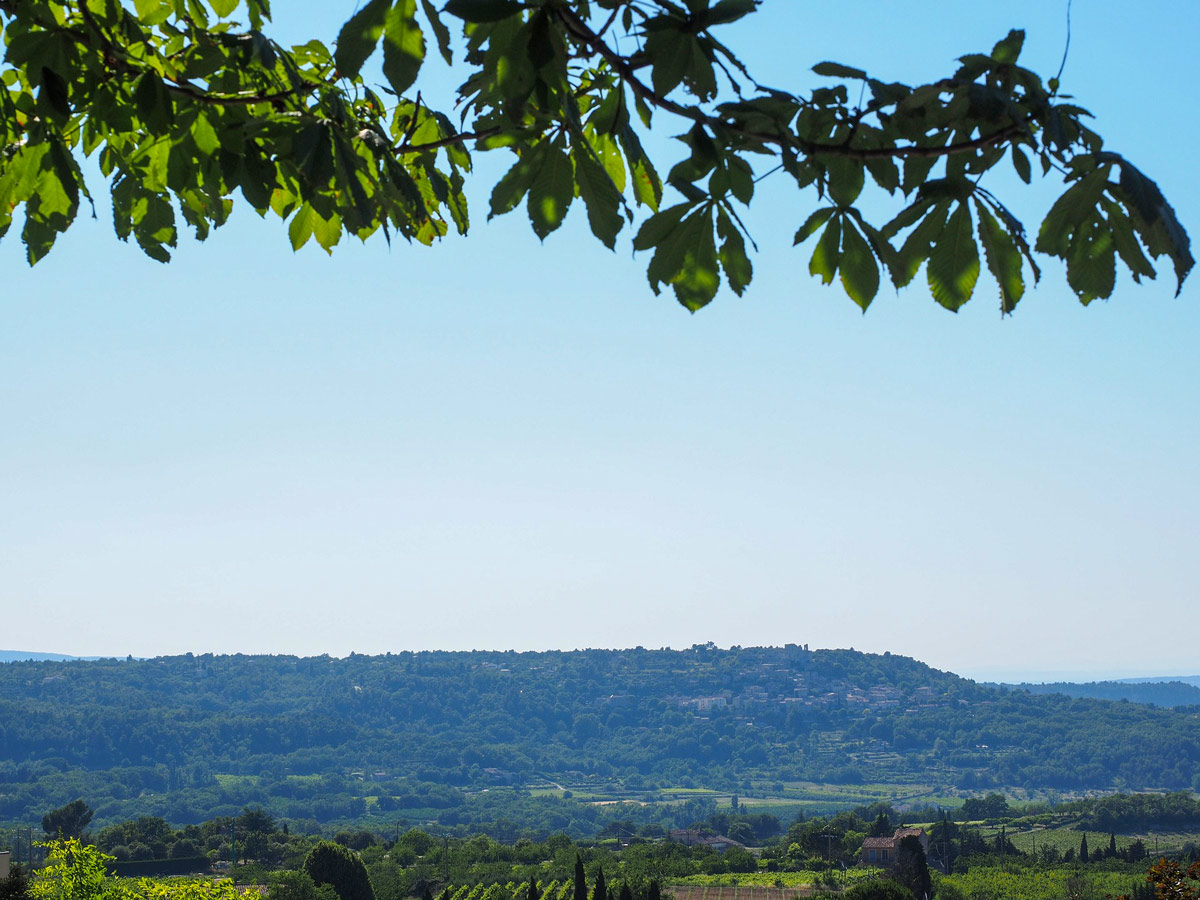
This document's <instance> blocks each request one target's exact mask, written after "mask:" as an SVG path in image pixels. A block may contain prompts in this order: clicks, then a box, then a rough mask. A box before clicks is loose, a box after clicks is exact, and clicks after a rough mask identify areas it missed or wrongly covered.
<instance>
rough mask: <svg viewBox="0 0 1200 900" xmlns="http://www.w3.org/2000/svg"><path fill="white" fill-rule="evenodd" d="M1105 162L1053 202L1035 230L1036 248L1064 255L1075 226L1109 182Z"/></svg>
mask: <svg viewBox="0 0 1200 900" xmlns="http://www.w3.org/2000/svg"><path fill="white" fill-rule="evenodd" d="M1109 168H1110V167H1108V166H1101V167H1100V168H1098V169H1095V170H1094V171H1092V172H1091V173H1089V174H1088V175H1085V176H1084V177H1083V178H1081V179H1079V180H1077V181H1076V182H1075V183H1074V184H1073V185H1072V186H1071V187H1070V188H1068V189H1067V191H1066V192H1065V193H1064V194H1063V195H1062V196H1061V197H1059V198H1058V200H1056V201H1055V202H1054V205H1053V206H1051V207H1050V211H1049V212H1048V213H1046V218H1045V219H1043V220H1042V227H1041V228H1040V229H1039V230H1038V239H1037V244H1036V245H1035V249H1036V250H1037V251H1038V252H1039V253H1048V254H1050V255H1051V256H1058V257H1062V258H1065V257H1066V254H1067V251H1068V248H1069V246H1070V243H1071V235H1072V234H1073V233H1074V232H1075V230H1076V229H1077V228H1078V227H1079V226H1080V225H1081V224H1082V223H1083V222H1085V221H1087V220H1088V219H1089V218H1091V217H1092V216H1093V215H1095V212H1096V205H1097V204H1098V203H1099V202H1100V197H1101V195H1102V194H1103V193H1104V188H1105V185H1107V184H1108V173H1109Z"/></svg>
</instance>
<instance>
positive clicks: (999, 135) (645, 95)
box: [554, 6, 1030, 161]
mask: <svg viewBox="0 0 1200 900" xmlns="http://www.w3.org/2000/svg"><path fill="white" fill-rule="evenodd" d="M554 14H555V15H556V16H558V18H559V21H561V22H562V23H563V25H564V27H565V28H566V29H567V31H568V33H570V34H571V35H572V36H573V37H574V38H575V39H576V40H578V41H581V42H582V43H584V44H586V45H587V46H588V47H590V48H591V49H592V51H593V52H594V53H596V54H597V55H598V56H600V57H601V58H602V59H603V60H604V61H605V62H607V63H608V64H609V65H610V66H611V67H612V69H613V71H615V72H616V73H617V74H618V75H620V76H621V78H622V79H623V80H624V81H625V82H627V83H628V84H629V86H630V87H631V88H633V90H634V92H635V93H636V94H638V96H640V97H641V98H642V99H643V100H645V101H647V102H648V103H650V104H652V105H653V106H655V107H657V108H659V109H662V110H665V111H666V112H670V113H674V114H675V115H677V116H680V117H681V118H685V119H690V120H692V121H693V122H696V123H698V124H700V125H706V126H708V127H709V128H722V129H725V130H727V131H734V132H735V133H737V134H740V135H741V136H742V137H744V138H747V139H749V140H752V141H755V142H757V143H760V144H775V145H777V146H780V147H789V148H791V149H793V150H798V151H800V152H801V153H803V154H804V155H805V156H840V157H843V158H846V159H856V160H862V161H866V160H869V159H896V158H904V157H918V158H926V159H928V158H931V157H941V156H953V155H954V154H957V153H969V152H972V151H975V150H982V149H983V148H985V147H990V146H992V145H993V144H999V143H1003V142H1005V141H1007V140H1009V139H1010V138H1014V137H1017V136H1018V135H1020V134H1022V133H1024V131H1025V126H1026V124H1027V122H1028V121H1029V118H1030V117H1027V118H1026V119H1025V120H1023V121H1021V122H1013V123H1011V124H1009V125H1007V126H1005V127H1004V128H1001V129H1000V130H999V131H994V132H992V133H990V134H985V135H980V136H979V137H977V138H974V139H972V140H969V141H959V142H957V143H954V144H942V145H940V146H934V147H920V146H917V145H916V144H910V145H907V146H903V147H899V146H895V147H873V148H856V147H850V146H847V145H846V144H821V143H818V142H815V141H809V140H805V139H804V138H802V137H800V136H799V135H796V134H792V133H790V132H762V131H747V130H745V129H743V128H740V127H738V126H737V125H735V124H732V123H730V122H727V121H725V120H724V119H721V118H719V117H717V116H713V115H710V114H709V113H706V112H704V110H702V109H699V108H698V107H695V106H685V105H683V104H681V103H677V102H676V101H674V100H671V99H670V98H668V97H663V96H661V95H660V94H658V93H657V92H655V90H654V89H653V88H651V87H650V86H649V85H647V84H646V83H645V82H644V81H642V80H641V79H640V78H639V77H638V75H637V72H636V70H635V69H634V67H633V65H631V63H630V61H629V60H628V59H627V58H626V57H624V56H622V55H621V54H620V53H618V52H617V51H616V50H614V49H612V48H611V47H610V46H608V44H607V43H606V42H605V41H604V39H603V38H601V37H600V36H599V35H598V34H596V32H594V31H593V30H592V29H591V28H590V27H589V26H588V24H587V23H586V22H585V21H583V19H581V18H580V17H579V16H578V14H576V13H575V12H574V11H572V10H570V9H568V8H565V7H561V6H559V7H554ZM864 115H865V113H864Z"/></svg>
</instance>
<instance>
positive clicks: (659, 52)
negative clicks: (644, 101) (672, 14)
mask: <svg viewBox="0 0 1200 900" xmlns="http://www.w3.org/2000/svg"><path fill="white" fill-rule="evenodd" d="M695 43H696V39H695V37H693V36H692V35H690V34H687V33H686V32H682V31H679V30H677V29H674V28H670V29H662V30H660V31H654V32H652V33H650V34H649V35H647V37H646V51H645V52H646V57H647V58H648V59H649V60H651V63H652V66H653V68H652V69H651V70H650V82H651V84H652V85H653V86H654V92H655V93H656V94H658V95H659V96H660V97H665V96H667V94H669V93H671V91H673V90H675V88H677V87H679V85H680V84H681V83H682V82H683V79H684V76H685V75H687V74H688V72H689V71H690V70H691V67H692V62H693V58H692V48H693V45H694V44H695Z"/></svg>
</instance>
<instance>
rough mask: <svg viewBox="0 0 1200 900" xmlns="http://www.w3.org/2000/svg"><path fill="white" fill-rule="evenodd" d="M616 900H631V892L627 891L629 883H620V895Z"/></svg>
mask: <svg viewBox="0 0 1200 900" xmlns="http://www.w3.org/2000/svg"><path fill="white" fill-rule="evenodd" d="M617 900H633V891H631V890H630V889H629V882H628V881H622V882H621V893H620V894H618V895H617Z"/></svg>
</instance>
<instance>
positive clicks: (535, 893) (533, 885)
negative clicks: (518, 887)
mask: <svg viewBox="0 0 1200 900" xmlns="http://www.w3.org/2000/svg"><path fill="white" fill-rule="evenodd" d="M541 896H542V892H541V891H539V890H538V883H537V878H535V877H534V876H533V875H530V876H529V889H528V890H527V891H526V892H525V897H526V900H540V898H541Z"/></svg>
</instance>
